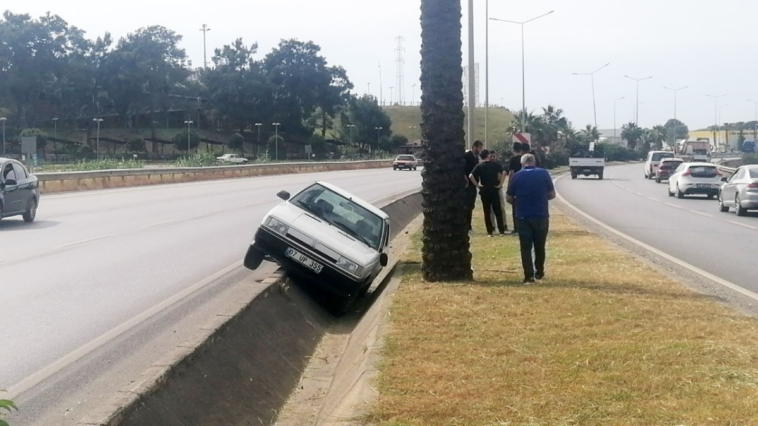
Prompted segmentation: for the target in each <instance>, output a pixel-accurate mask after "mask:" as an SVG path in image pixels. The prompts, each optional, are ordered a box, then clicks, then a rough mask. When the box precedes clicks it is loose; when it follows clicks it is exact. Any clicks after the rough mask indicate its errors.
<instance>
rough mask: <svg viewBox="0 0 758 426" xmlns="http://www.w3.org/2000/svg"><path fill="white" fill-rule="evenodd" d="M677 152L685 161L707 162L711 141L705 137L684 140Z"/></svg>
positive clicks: (709, 158) (709, 156) (709, 157)
mask: <svg viewBox="0 0 758 426" xmlns="http://www.w3.org/2000/svg"><path fill="white" fill-rule="evenodd" d="M677 154H678V156H679V157H680V158H681V159H682V160H684V161H685V162H687V163H693V162H704V163H705V162H708V161H710V160H711V142H710V141H709V140H707V139H698V140H695V141H692V140H688V141H684V142H682V144H681V145H680V146H679V152H677Z"/></svg>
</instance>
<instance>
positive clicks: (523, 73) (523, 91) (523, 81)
mask: <svg viewBox="0 0 758 426" xmlns="http://www.w3.org/2000/svg"><path fill="white" fill-rule="evenodd" d="M553 12H555V11H554V10H551V11H550V12H548V13H545V14H543V15H540V16H537V17H535V18H532V19H528V20H526V21H509V20H507V19H497V18H490V20H491V21H500V22H507V23H509V24H516V25H521V114H522V119H521V133H524V131H525V122H526V71H525V70H526V66H525V61H524V57H525V54H524V25H526V24H528V23H530V22H532V21H536V20H537V19H540V18H543V17H545V16H547V15H550V14H551V13H553Z"/></svg>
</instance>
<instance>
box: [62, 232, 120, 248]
mask: <svg viewBox="0 0 758 426" xmlns="http://www.w3.org/2000/svg"><path fill="white" fill-rule="evenodd" d="M112 236H113V235H103V236H100V237H95V238H90V239H88V240H82V241H77V242H75V243H70V244H64V245H62V246H58V249H64V248H70V247H74V246H78V245H82V244H87V243H91V242H94V241H99V240H104V239H106V238H110V237H112Z"/></svg>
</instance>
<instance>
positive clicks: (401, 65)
mask: <svg viewBox="0 0 758 426" xmlns="http://www.w3.org/2000/svg"><path fill="white" fill-rule="evenodd" d="M395 40H396V41H397V48H395V52H397V58H396V59H395V62H396V65H397V68H396V71H395V74H396V76H395V77H396V78H397V82H396V83H395V88H396V89H397V103H398V105H402V104H403V86H405V57H404V56H403V55H404V53H405V48H404V47H403V42H404V41H405V37H403V36H398V37H396V38H395ZM390 103H392V102H390Z"/></svg>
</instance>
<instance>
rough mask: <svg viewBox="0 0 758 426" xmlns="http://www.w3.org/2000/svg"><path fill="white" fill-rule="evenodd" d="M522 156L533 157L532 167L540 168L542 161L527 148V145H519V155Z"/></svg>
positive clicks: (529, 147) (530, 148)
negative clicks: (528, 155) (529, 155)
mask: <svg viewBox="0 0 758 426" xmlns="http://www.w3.org/2000/svg"><path fill="white" fill-rule="evenodd" d="M524 154H532V155H533V156H534V165H535V166H536V167H542V160H540V156H539V155H538V154H537V153H536V152H534V150H533V149H532V147H531V146H529V144H528V143H522V144H521V155H524Z"/></svg>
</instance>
